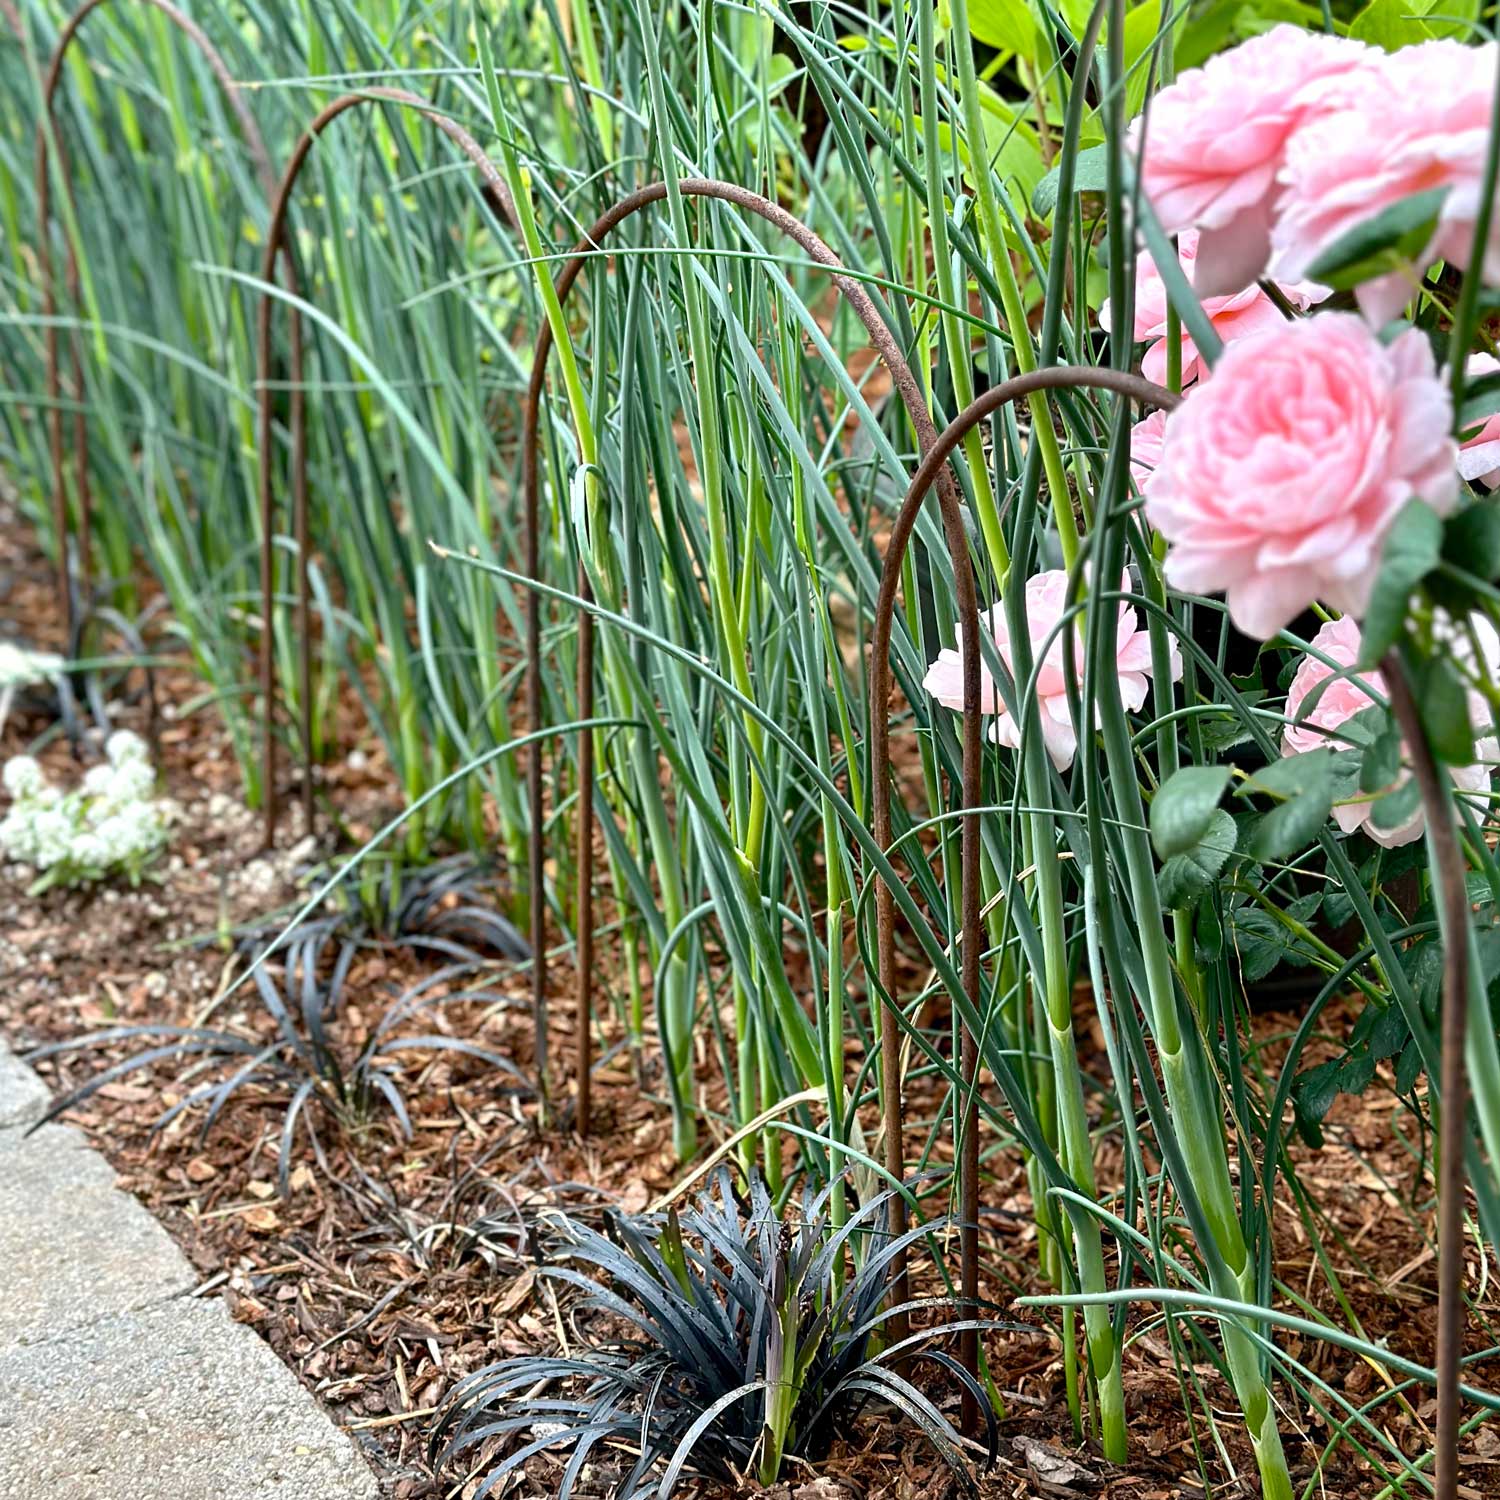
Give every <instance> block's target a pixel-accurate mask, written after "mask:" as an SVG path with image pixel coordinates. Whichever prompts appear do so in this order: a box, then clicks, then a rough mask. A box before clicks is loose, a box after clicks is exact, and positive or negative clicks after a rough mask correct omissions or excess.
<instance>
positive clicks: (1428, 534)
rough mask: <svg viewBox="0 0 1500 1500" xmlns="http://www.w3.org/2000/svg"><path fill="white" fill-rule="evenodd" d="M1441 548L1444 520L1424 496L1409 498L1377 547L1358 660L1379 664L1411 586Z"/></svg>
mask: <svg viewBox="0 0 1500 1500" xmlns="http://www.w3.org/2000/svg"><path fill="white" fill-rule="evenodd" d="M1442 551H1443V523H1442V521H1441V519H1440V518H1439V517H1438V514H1437V512H1436V511H1435V510H1433V508H1432V507H1431V506H1430V505H1428V504H1427V503H1426V502H1425V501H1422V500H1415V499H1413V500H1408V501H1407V502H1406V504H1405V505H1404V506H1403V507H1402V509H1401V512H1400V514H1399V515H1398V516H1397V517H1396V521H1395V524H1394V525H1393V526H1392V527H1391V530H1390V534H1389V535H1388V536H1387V537H1386V539H1385V547H1384V549H1383V550H1382V552H1381V556H1380V571H1379V572H1378V573H1377V574H1376V575H1375V587H1374V588H1373V589H1372V590H1371V592H1370V603H1369V607H1368V608H1367V609H1366V610H1365V618H1364V620H1363V622H1362V623H1361V627H1360V629H1361V643H1360V653H1359V664H1360V666H1362V667H1374V666H1378V665H1379V663H1380V658H1381V657H1382V656H1384V655H1385V653H1386V652H1387V651H1389V650H1390V648H1391V647H1392V646H1393V645H1395V643H1396V640H1397V638H1398V637H1399V636H1400V634H1401V627H1402V626H1403V625H1404V624H1405V623H1406V605H1407V601H1408V600H1409V599H1410V598H1411V594H1412V590H1413V589H1415V588H1416V586H1417V585H1418V584H1419V583H1421V581H1422V580H1423V579H1424V578H1425V577H1426V576H1427V575H1428V573H1430V572H1431V571H1432V570H1433V569H1434V568H1435V567H1437V565H1438V562H1439V561H1440V560H1441V557H1442Z"/></svg>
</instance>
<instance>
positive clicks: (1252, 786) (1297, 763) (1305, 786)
mask: <svg viewBox="0 0 1500 1500" xmlns="http://www.w3.org/2000/svg"><path fill="white" fill-rule="evenodd" d="M1333 755H1334V752H1333V751H1332V750H1331V749H1327V748H1325V749H1321V750H1308V751H1306V752H1305V753H1304V754H1302V755H1284V756H1282V758H1281V759H1280V760H1273V761H1272V762H1271V764H1270V765H1268V766H1265V767H1263V768H1262V769H1261V770H1259V771H1257V772H1256V773H1255V774H1254V775H1253V776H1251V777H1249V778H1248V779H1247V780H1246V781H1244V782H1243V783H1242V784H1241V785H1240V786H1238V787H1236V788H1235V796H1237V797H1248V796H1249V795H1250V794H1251V793H1252V792H1261V793H1264V794H1265V795H1266V796H1268V797H1277V798H1281V799H1285V798H1288V797H1301V796H1304V795H1306V794H1307V793H1309V792H1318V793H1321V792H1322V791H1324V790H1326V789H1328V788H1330V787H1331V786H1332V785H1333V770H1334V766H1333Z"/></svg>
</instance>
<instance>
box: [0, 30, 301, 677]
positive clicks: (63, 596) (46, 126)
mask: <svg viewBox="0 0 1500 1500" xmlns="http://www.w3.org/2000/svg"><path fill="white" fill-rule="evenodd" d="M141 3H142V4H145V5H149V6H151V7H152V8H153V9H155V10H158V11H160V12H161V14H162V15H164V16H165V17H166V18H167V20H168V21H170V22H171V23H172V25H173V26H175V27H176V28H177V29H178V30H179V31H180V32H182V34H183V35H184V36H185V37H186V38H187V39H188V40H189V41H190V42H191V43H192V44H193V46H195V47H196V48H197V49H198V51H199V52H200V53H201V54H202V57H203V60H204V62H205V63H207V65H208V68H209V71H210V72H211V73H212V74H213V75H214V77H215V79H217V80H218V83H219V86H220V87H221V88H222V89H223V90H224V97H225V100H226V102H227V103H228V105H229V108H230V110H231V112H232V113H233V115H234V117H235V122H236V123H237V124H238V126H239V129H240V136H241V138H242V139H243V140H244V142H245V146H246V148H247V149H248V150H249V152H250V155H251V157H252V158H253V159H254V161H255V170H256V173H257V175H258V176H259V177H260V180H261V183H262V184H263V186H264V187H265V190H266V193H267V194H268V195H269V194H270V193H272V192H273V191H274V190H275V186H276V173H275V171H274V170H273V168H272V166H271V158H270V156H269V155H268V154H267V152H266V144H265V141H264V140H263V139H262V137H261V133H260V128H259V127H258V126H257V125H256V123H255V117H254V115H252V114H251V113H250V110H249V108H248V107H247V106H246V104H245V100H244V97H243V96H242V94H241V93H240V86H239V83H238V82H237V81H236V80H235V77H234V75H233V74H232V73H231V72H230V71H229V64H228V63H226V62H225V61H224V57H223V55H222V54H221V53H220V52H219V50H218V49H217V48H216V47H215V46H214V44H213V43H212V42H211V41H210V40H209V39H208V36H207V34H206V33H205V32H204V30H203V28H202V27H201V26H199V25H198V23H197V22H196V21H195V20H193V18H192V17H191V16H189V15H187V14H186V13H185V12H183V11H181V10H179V9H178V8H177V7H176V6H175V5H173V4H171V3H170V0H141ZM107 4H109V0H84V4H83V5H81V6H79V8H78V9H77V10H76V11H74V13H73V14H72V16H70V17H69V19H68V21H67V23H66V24H65V25H64V26H63V29H62V30H61V31H60V32H59V33H58V38H57V47H56V49H55V50H54V51H53V53H52V60H51V62H50V63H49V64H48V65H47V72H46V74H45V76H44V78H43V82H42V110H43V117H42V121H41V123H40V125H39V127H38V129H37V135H36V204H37V235H38V246H37V250H38V254H37V260H38V263H39V266H40V271H41V283H42V317H43V320H44V329H43V340H44V350H45V359H46V376H47V432H48V439H49V446H50V448H51V463H52V526H53V533H54V536H55V539H56V545H57V591H58V598H59V601H60V603H61V605H62V611H63V625H64V628H65V630H66V632H67V640H68V648H69V650H70V651H72V650H76V649H77V642H76V640H75V638H74V637H75V633H76V631H77V629H78V628H79V627H80V625H81V623H82V622H81V619H80V618H79V613H78V611H77V610H75V598H74V592H75V589H76V590H77V593H78V596H79V598H80V599H83V598H86V596H87V589H88V572H89V533H90V530H91V526H92V510H93V501H92V496H91V494H90V490H89V457H88V453H89V449H88V420H87V417H86V414H85V408H84V392H83V358H82V355H81V354H80V352H79V344H78V333H77V330H76V329H75V330H74V332H73V334H72V336H71V337H70V338H69V340H68V343H69V349H70V352H71V354H72V365H73V395H74V399H75V401H76V402H77V405H76V407H75V409H74V413H73V462H74V487H75V489H76V490H77V495H78V547H77V559H76V562H77V566H76V569H75V567H74V566H73V565H72V564H73V559H72V558H71V556H70V553H71V551H72V549H71V548H70V547H69V533H70V521H71V509H70V507H69V504H68V484H67V476H66V471H65V467H64V463H63V413H62V379H61V375H60V372H59V370H58V338H57V334H58V324H57V292H56V286H55V284H54V280H53V275H52V248H51V247H52V241H51V235H50V233H49V229H48V223H49V220H50V219H51V217H52V173H51V170H50V156H51V148H52V146H53V145H54V144H55V146H56V151H57V174H58V179H59V181H60V182H61V184H62V189H63V192H64V193H65V194H66V195H67V199H68V202H69V203H70V204H71V203H72V202H73V184H72V180H71V175H70V172H71V169H70V167H69V164H68V156H67V153H66V152H65V151H64V150H63V148H62V142H61V139H60V138H59V136H58V132H57V108H56V104H57V91H58V87H59V86H60V84H61V83H62V74H63V64H64V63H65V62H66V61H67V56H68V49H69V48H70V47H71V46H72V45H73V41H74V39H75V38H76V37H77V35H78V32H79V29H80V28H81V27H82V25H83V23H84V22H85V21H86V20H87V19H88V18H89V17H90V16H91V15H92V14H93V13H94V12H95V11H96V10H99V9H100V8H101V7H102V6H104V5H107ZM12 25H13V26H14V27H15V30H16V34H17V36H18V37H22V38H23V39H24V32H23V31H22V29H21V24H20V17H19V16H18V15H16V16H13V17H12ZM67 250H68V260H67V271H66V280H67V288H68V299H69V301H70V303H71V304H72V305H73V306H74V307H75V308H76V307H77V305H78V287H79V282H78V247H77V245H75V244H74V243H73V241H72V239H71V238H69V240H68V244H67Z"/></svg>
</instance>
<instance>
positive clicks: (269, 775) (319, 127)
mask: <svg viewBox="0 0 1500 1500" xmlns="http://www.w3.org/2000/svg"><path fill="white" fill-rule="evenodd" d="M95 3H96V4H97V3H99V0H95ZM153 3H159V0H153ZM380 103H384V104H399V105H401V106H402V107H403V108H405V109H413V110H415V111H416V112H417V113H418V114H420V115H422V116H423V117H424V118H426V119H428V120H430V121H431V122H432V123H433V124H434V125H435V126H437V128H438V129H439V130H441V131H442V132H443V134H444V135H446V136H447V137H448V138H449V139H450V140H451V141H453V142H454V144H455V145H457V147H458V148H459V150H460V151H462V152H463V154H464V155H465V156H467V157H468V158H469V160H470V161H471V162H473V163H474V165H475V166H476V167H477V168H478V169H479V175H480V176H481V178H483V180H484V187H485V193H486V196H487V197H488V199H489V200H490V203H491V204H492V205H493V206H497V207H498V209H499V211H500V212H501V213H502V214H503V215H504V216H505V217H506V218H508V219H509V220H510V221H511V222H512V223H514V222H515V210H514V208H513V207H512V205H511V201H510V193H509V191H508V190H507V189H506V186H505V180H504V178H502V177H501V175H500V170H499V168H498V167H496V165H495V163H494V162H493V161H491V160H490V158H489V157H488V156H486V155H485V153H484V151H483V150H482V149H481V148H480V145H479V143H478V142H477V141H476V140H475V139H474V137H473V136H471V135H470V134H469V132H468V131H467V130H465V129H464V128H463V126H461V125H460V124H458V122H457V121H456V120H452V119H450V118H449V117H448V116H447V115H445V114H443V113H441V111H439V110H437V109H435V108H434V107H433V105H432V102H431V100H428V99H424V98H423V97H422V96H421V95H420V94H413V93H411V92H410V91H409V90H407V89H398V88H387V87H384V86H378V87H371V88H366V89H360V90H359V91H358V92H356V93H350V94H342V95H340V97H339V98H337V99H335V100H333V102H332V103H331V104H327V105H325V106H324V107H323V108H322V109H321V110H319V111H318V113H317V114H316V115H315V116H314V117H313V120H312V122H311V123H310V124H309V125H308V127H307V129H306V130H305V131H304V132H303V134H302V137H301V139H300V140H299V141H298V142H297V145H296V148H295V149H294V150H293V152H292V154H291V157H290V158H289V159H288V161H287V165H286V170H285V172H283V173H282V176H281V181H280V184H279V185H273V188H272V192H271V202H272V209H271V225H270V229H269V231H268V232H267V236H266V248H265V254H264V256H263V257H262V262H261V280H262V281H264V282H265V283H266V284H267V286H274V285H276V272H277V267H278V264H283V265H284V266H285V268H286V273H287V280H286V286H287V289H288V291H290V292H292V293H293V294H294V295H295V292H296V282H295V271H294V267H293V265H292V253H291V246H290V244H289V243H288V240H287V230H288V224H289V220H290V217H291V206H292V191H293V189H294V188H295V187H296V185H297V178H298V176H299V175H300V174H301V171H302V168H303V166H304V165H305V164H306V162H307V159H308V156H309V155H310V154H311V152H312V148H313V146H314V145H315V144H316V142H317V140H318V137H319V136H321V135H322V134H323V132H324V131H325V130H326V129H327V128H328V127H329V126H330V125H331V124H332V123H333V122H334V121H335V120H336V119H338V117H339V116H340V115H342V114H344V113H345V112H346V111H348V110H351V109H353V108H354V107H355V106H356V105H361V104H380ZM291 319H292V322H291V330H292V338H291V366H292V369H291V403H290V420H291V428H292V531H293V535H294V541H295V544H296V552H297V672H298V681H299V693H300V696H301V700H302V702H301V710H302V711H301V723H300V725H299V733H300V736H301V740H302V754H303V776H302V807H303V813H304V816H305V818H306V824H307V828H308V829H309V830H311V828H312V825H313V788H312V644H311V641H310V639H309V636H310V627H311V624H312V592H311V588H310V586H309V583H308V553H309V550H310V538H309V535H308V500H307V431H306V392H305V391H304V389H303V351H302V341H301V336H300V332H299V330H300V327H301V320H300V319H299V318H298V316H297V310H296V308H295V307H293V308H292V309H291ZM256 361H257V365H258V369H259V381H258V386H259V423H258V433H259V444H260V591H261V609H262V612H263V619H262V623H261V636H260V692H261V699H262V702H263V704H264V709H265V720H264V722H263V724H262V731H261V796H262V799H263V800H262V810H263V823H264V830H265V832H264V838H265V842H266V844H267V845H270V844H271V843H272V842H273V841H274V839H275V837H276V821H277V798H276V730H275V722H274V707H275V692H276V677H275V654H274V650H273V647H274V644H275V642H274V632H273V631H272V621H273V620H274V619H275V608H276V593H275V577H274V568H273V561H274V554H273V547H272V540H273V538H272V526H273V524H274V519H275V503H274V486H273V482H272V473H271V469H272V465H271V453H272V445H271V415H272V414H271V406H272V391H271V296H270V294H269V293H267V294H265V295H263V296H262V298H261V303H260V311H259V316H258V320H257V325H256Z"/></svg>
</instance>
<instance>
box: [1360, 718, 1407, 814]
mask: <svg viewBox="0 0 1500 1500" xmlns="http://www.w3.org/2000/svg"><path fill="white" fill-rule="evenodd" d="M1400 774H1401V731H1400V730H1399V729H1398V728H1397V727H1396V723H1395V720H1394V719H1391V718H1390V717H1389V716H1387V718H1386V725H1385V728H1384V729H1383V730H1382V731H1381V732H1380V733H1379V734H1378V735H1376V736H1375V738H1374V739H1372V740H1371V741H1370V743H1369V744H1368V745H1366V746H1365V749H1364V754H1363V755H1361V756H1360V764H1359V789H1360V791H1362V792H1364V793H1366V794H1367V795H1373V794H1374V793H1376V792H1383V791H1384V790H1385V789H1386V788H1387V787H1388V786H1390V785H1391V784H1392V782H1394V781H1395V779H1396V778H1397V776H1399V775H1400Z"/></svg>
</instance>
